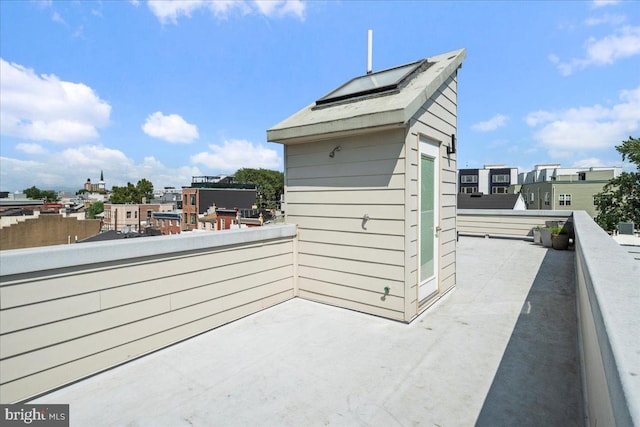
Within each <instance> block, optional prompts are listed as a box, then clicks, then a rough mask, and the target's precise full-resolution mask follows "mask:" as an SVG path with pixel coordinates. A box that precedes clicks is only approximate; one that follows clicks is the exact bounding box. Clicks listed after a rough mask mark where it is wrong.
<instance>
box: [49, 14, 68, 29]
mask: <svg viewBox="0 0 640 427" xmlns="http://www.w3.org/2000/svg"><path fill="white" fill-rule="evenodd" d="M51 20H52V21H53V22H57V23H58V24H62V25H64V26H67V22H66V21H65V20H64V19H63V18H62V16H61V15H60V14H59V13H58V12H55V11H54V12H53V14H52V15H51Z"/></svg>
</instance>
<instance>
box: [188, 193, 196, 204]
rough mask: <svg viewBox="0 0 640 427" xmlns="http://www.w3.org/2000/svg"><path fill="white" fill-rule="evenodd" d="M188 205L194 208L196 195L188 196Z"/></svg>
mask: <svg viewBox="0 0 640 427" xmlns="http://www.w3.org/2000/svg"><path fill="white" fill-rule="evenodd" d="M189 204H190V205H191V206H195V205H196V194H195V193H193V194H189Z"/></svg>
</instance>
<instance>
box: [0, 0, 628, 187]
mask: <svg viewBox="0 0 640 427" xmlns="http://www.w3.org/2000/svg"><path fill="white" fill-rule="evenodd" d="M638 6H639V4H638V3H637V2H616V1H593V2H553V3H551V2H513V3H506V2H472V3H469V2H401V3H396V2H308V3H307V2H301V1H280V2H278V1H270V2H240V1H239V2H230V3H227V2H182V1H178V2H170V1H163V2H152V1H151V2H142V1H140V2H138V1H131V2H51V1H42V2H2V3H0V9H1V10H0V11H1V13H0V17H1V24H2V25H0V27H1V28H0V35H1V37H0V56H1V64H0V66H1V76H0V77H1V79H0V81H1V85H2V86H1V94H2V96H1V97H0V102H1V105H0V111H1V112H2V117H1V119H2V121H1V126H0V128H1V136H0V138H1V139H0V148H1V153H0V154H1V163H0V166H1V167H0V169H1V174H2V175H1V179H0V189H1V190H3V191H17V190H22V189H24V188H28V187H31V186H32V185H36V186H38V187H40V188H44V189H48V188H61V189H73V188H75V187H77V189H79V188H81V186H82V185H83V184H84V182H85V181H86V179H87V178H91V180H92V182H93V181H94V179H97V178H98V174H99V172H100V170H104V174H105V180H106V181H107V182H108V187H111V186H112V185H125V184H126V183H127V182H128V181H129V182H132V183H135V182H137V181H138V180H139V179H141V178H147V179H149V180H150V181H151V182H152V183H153V184H154V186H155V187H157V188H162V187H164V186H176V187H180V186H182V185H188V183H189V182H190V181H191V176H194V175H195V176H197V175H219V174H232V173H233V172H235V171H236V170H237V169H239V168H242V167H255V168H260V167H262V168H268V169H276V170H283V164H282V162H283V156H282V147H281V146H280V145H278V144H271V143H267V142H266V135H265V133H266V129H268V128H270V127H272V126H273V125H275V124H276V123H278V122H279V121H281V120H283V119H284V118H286V117H288V116H290V115H291V114H293V113H295V112H296V111H298V110H299V109H300V108H302V107H304V106H305V105H308V104H310V103H312V102H314V101H315V100H316V99H318V98H320V97H322V96H323V95H325V94H327V93H328V92H330V91H331V90H333V89H335V88H336V87H338V86H340V85H341V84H343V83H344V82H346V81H348V80H349V79H351V78H353V77H356V76H358V75H362V74H364V73H365V71H366V69H365V67H366V36H367V30H368V29H372V30H373V69H374V71H378V70H381V69H385V68H389V67H393V66H396V65H400V64H405V63H408V62H412V61H415V60H417V59H421V58H424V57H428V56H433V55H437V54H441V53H444V52H448V51H452V50H455V49H459V48H466V49H467V52H468V53H467V59H466V60H465V62H464V65H463V68H462V70H460V72H459V77H458V88H459V94H458V143H459V154H458V155H459V157H458V167H459V168H467V167H468V168H481V167H482V166H483V165H484V164H496V163H498V164H506V165H507V166H509V167H517V168H519V169H520V170H521V171H523V170H530V169H532V168H533V166H534V165H535V164H541V163H560V164H561V165H562V166H563V167H584V166H623V167H626V168H627V169H628V168H629V165H625V164H623V163H622V161H621V158H620V155H619V153H618V152H617V151H616V150H615V148H614V146H615V145H618V144H620V143H621V141H622V140H624V139H627V138H628V137H629V136H630V135H637V131H638V128H639V126H640V77H639V75H640V74H639V73H638V69H639V65H640V22H639V20H640V18H639V16H640V15H638V14H637V13H635V12H637V11H638ZM407 16H411V17H412V18H411V19H412V20H413V19H414V20H415V22H413V23H410V24H409V25H407V24H406V21H407V18H406V17H407ZM27 29H28V30H27Z"/></svg>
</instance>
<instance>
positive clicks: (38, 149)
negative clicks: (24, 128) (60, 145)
mask: <svg viewBox="0 0 640 427" xmlns="http://www.w3.org/2000/svg"><path fill="white" fill-rule="evenodd" d="M16 150H20V151H23V152H25V153H27V154H46V153H47V150H46V149H45V148H44V147H43V146H42V145H40V144H30V143H26V142H23V143H20V144H18V145H16Z"/></svg>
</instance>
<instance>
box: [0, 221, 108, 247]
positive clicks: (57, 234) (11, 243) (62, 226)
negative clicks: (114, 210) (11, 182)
mask: <svg viewBox="0 0 640 427" xmlns="http://www.w3.org/2000/svg"><path fill="white" fill-rule="evenodd" d="M9 218H11V217H9ZM16 218H19V219H20V220H18V219H17V220H16V221H15V223H13V224H10V225H9V226H8V227H2V228H0V249H2V250H8V249H22V248H32V247H37V246H51V245H64V244H67V243H75V241H76V240H83V239H86V238H87V237H91V236H94V235H96V234H98V233H99V232H100V220H99V219H82V220H81V219H78V218H76V217H64V216H62V215H58V214H44V215H42V214H41V215H38V216H33V217H28V216H27V217H16Z"/></svg>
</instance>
